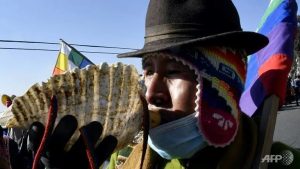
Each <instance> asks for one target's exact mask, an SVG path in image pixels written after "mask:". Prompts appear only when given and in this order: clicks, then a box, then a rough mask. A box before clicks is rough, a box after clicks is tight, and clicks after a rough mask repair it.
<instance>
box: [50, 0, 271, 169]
mask: <svg viewBox="0 0 300 169" xmlns="http://www.w3.org/2000/svg"><path fill="white" fill-rule="evenodd" d="M145 32H146V35H145V44H144V47H143V48H142V49H141V50H138V51H135V52H131V53H124V54H120V55H118V57H119V58H125V57H139V58H142V65H143V71H144V73H143V76H144V81H145V85H146V87H147V90H146V93H145V99H146V102H147V104H148V109H149V110H150V118H152V117H153V116H156V117H159V120H158V121H159V123H158V124H157V126H155V127H152V128H151V129H150V130H149V135H148V139H145V140H144V142H145V141H147V143H148V146H147V147H146V148H145V146H142V143H141V144H138V145H137V146H136V147H135V148H134V149H133V150H132V152H131V153H130V155H129V156H128V158H127V160H126V161H125V163H124V164H123V166H122V167H123V168H126V169H137V168H144V169H152V168H158V169H163V168H167V169H169V168H174V169H177V168H178V169H179V168H180V169H181V168H189V169H194V168H195V169H205V168H209V169H213V168H220V169H234V168H237V169H241V168H250V167H251V164H252V161H253V159H254V152H255V148H256V140H257V135H256V134H257V133H256V128H255V123H254V122H253V120H252V119H251V118H249V117H247V116H245V115H244V114H243V113H242V112H241V110H240V108H239V106H238V101H239V98H240V95H241V93H242V91H243V88H244V82H245V75H246V56H247V55H249V54H252V53H254V52H256V51H258V50H260V49H261V48H263V47H264V46H265V45H266V44H267V43H268V39H267V38H266V37H265V36H263V35H261V34H258V33H254V32H245V31H242V29H241V25H240V21H239V16H238V13H237V10H236V8H235V6H234V4H233V3H232V1H231V0H150V2H149V6H148V11H147V16H146V31H145ZM67 124H68V125H70V124H72V123H70V122H66V123H64V125H62V126H63V127H61V129H62V130H65V129H66V128H67ZM58 126H60V125H58ZM55 131H56V130H55ZM145 133H146V132H145ZM53 135H57V134H53ZM60 136H61V137H64V136H65V134H60ZM51 140H52V141H53V140H54V141H55V140H56V139H51ZM54 145H56V144H54ZM57 147H63V146H61V144H57V146H56V147H55V148H53V150H52V151H58V149H59V148H57ZM103 151H104V150H103ZM103 151H102V153H103ZM98 152H99V153H101V151H98ZM53 154H54V153H53ZM64 154H65V153H64ZM62 157H63V156H59V155H52V157H49V158H48V160H47V163H48V164H50V165H48V166H50V168H51V166H53V167H55V168H64V167H62V166H64V165H65V164H63V163H62ZM76 159H77V158H76ZM78 159H79V158H78ZM115 160H116V159H115V156H112V158H111V160H110V165H109V167H110V168H115ZM44 161H45V160H44ZM57 161H59V162H57ZM79 161H80V160H73V161H72V162H73V164H74V163H76V162H79ZM71 165H72V163H71ZM140 166H142V167H140ZM77 168H80V167H79V166H77Z"/></svg>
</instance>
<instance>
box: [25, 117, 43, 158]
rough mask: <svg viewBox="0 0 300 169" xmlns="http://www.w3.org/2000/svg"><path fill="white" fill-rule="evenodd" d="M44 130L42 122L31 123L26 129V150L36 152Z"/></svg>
mask: <svg viewBox="0 0 300 169" xmlns="http://www.w3.org/2000/svg"><path fill="white" fill-rule="evenodd" d="M44 131H45V127H44V125H43V124H42V123H40V122H33V123H32V124H31V126H30V127H29V130H28V138H27V150H28V151H34V152H36V150H37V149H38V148H39V145H40V143H41V140H42V138H43V134H44Z"/></svg>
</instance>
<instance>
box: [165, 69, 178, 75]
mask: <svg viewBox="0 0 300 169" xmlns="http://www.w3.org/2000/svg"><path fill="white" fill-rule="evenodd" d="M181 73H182V72H181V71H180V70H168V71H167V73H166V74H167V76H176V75H180V74H181Z"/></svg>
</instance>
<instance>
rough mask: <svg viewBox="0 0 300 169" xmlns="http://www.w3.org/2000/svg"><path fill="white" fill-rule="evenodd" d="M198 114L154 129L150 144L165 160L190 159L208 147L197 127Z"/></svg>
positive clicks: (149, 138)
mask: <svg viewBox="0 0 300 169" xmlns="http://www.w3.org/2000/svg"><path fill="white" fill-rule="evenodd" d="M195 114H196V113H193V114H191V115H188V116H186V117H183V118H180V119H178V120H175V121H172V122H169V123H166V124H163V125H160V126H158V127H156V128H152V129H150V131H149V136H148V144H149V146H150V147H151V148H152V149H153V150H154V151H155V152H157V153H158V154H159V155H160V156H161V157H163V158H165V159H188V158H190V157H192V156H193V155H194V154H195V153H196V152H198V151H199V150H201V149H203V148H204V147H206V146H207V143H206V142H205V140H204V139H203V137H202V135H201V133H199V129H198V126H197V117H195Z"/></svg>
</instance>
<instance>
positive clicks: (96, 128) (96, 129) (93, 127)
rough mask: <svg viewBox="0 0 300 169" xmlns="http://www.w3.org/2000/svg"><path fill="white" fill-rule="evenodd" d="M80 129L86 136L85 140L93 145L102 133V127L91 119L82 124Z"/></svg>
mask: <svg viewBox="0 0 300 169" xmlns="http://www.w3.org/2000/svg"><path fill="white" fill-rule="evenodd" d="M80 130H81V132H84V135H85V136H86V137H87V138H88V139H87V141H88V143H89V145H93V146H94V145H95V144H96V142H97V141H98V139H99V137H100V136H101V134H102V130H103V127H102V125H101V124H100V123H99V122H97V121H93V122H91V123H89V124H88V125H86V126H83V127H82V128H81V129H80Z"/></svg>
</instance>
